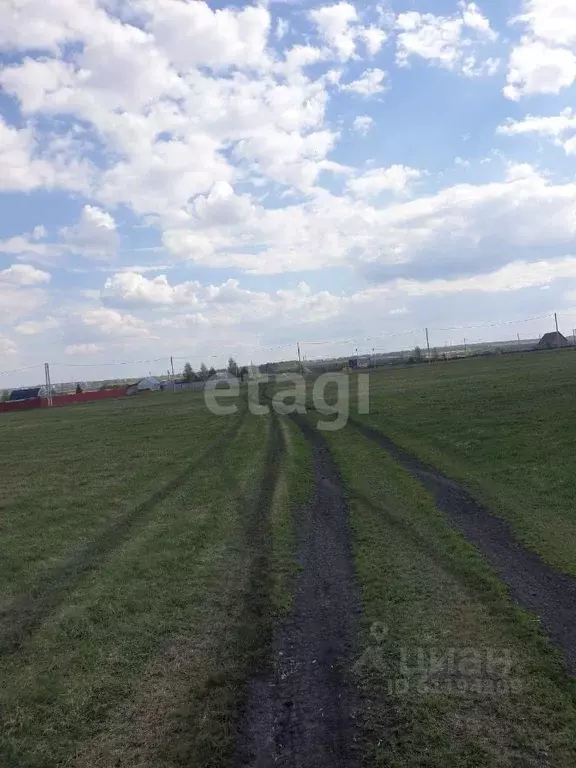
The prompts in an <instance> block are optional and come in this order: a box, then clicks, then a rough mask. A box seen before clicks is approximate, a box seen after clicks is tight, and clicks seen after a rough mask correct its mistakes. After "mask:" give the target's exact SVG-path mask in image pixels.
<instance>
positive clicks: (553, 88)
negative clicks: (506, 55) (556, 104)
mask: <svg viewBox="0 0 576 768" xmlns="http://www.w3.org/2000/svg"><path fill="white" fill-rule="evenodd" d="M574 80H576V56H575V55H574V54H573V53H572V51H570V50H568V49H567V48H557V47H551V46H549V45H547V44H546V43H543V42H541V41H539V40H531V39H529V38H523V39H522V42H521V43H520V44H519V45H518V46H516V47H515V48H514V49H513V50H512V53H511V54H510V61H509V63H508V78H507V81H508V84H507V85H506V87H505V88H504V95H505V96H506V97H507V98H509V99H512V100H513V101H518V99H520V98H521V97H522V96H525V95H527V94H536V93H560V91H561V90H562V89H563V88H568V87H569V86H571V85H572V83H573V82H574Z"/></svg>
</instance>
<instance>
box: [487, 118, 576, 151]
mask: <svg viewBox="0 0 576 768" xmlns="http://www.w3.org/2000/svg"><path fill="white" fill-rule="evenodd" d="M497 132H498V133H499V134H502V135H504V136H523V135H537V136H544V137H546V138H549V139H550V140H551V141H553V143H554V144H556V146H559V147H562V148H563V149H564V151H565V152H566V154H567V155H574V154H576V114H574V111H573V110H572V109H571V108H570V107H567V108H566V109H564V110H562V112H561V113H560V114H559V115H551V116H548V117H537V116H534V115H527V116H526V117H525V118H524V119H523V120H508V121H507V122H506V123H504V124H503V125H500V126H498V129H497Z"/></svg>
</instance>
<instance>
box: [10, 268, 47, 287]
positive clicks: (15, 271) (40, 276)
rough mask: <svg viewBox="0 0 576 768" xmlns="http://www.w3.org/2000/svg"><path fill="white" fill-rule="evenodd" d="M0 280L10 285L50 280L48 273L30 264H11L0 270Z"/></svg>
mask: <svg viewBox="0 0 576 768" xmlns="http://www.w3.org/2000/svg"><path fill="white" fill-rule="evenodd" d="M0 282H4V283H10V284H11V285H41V284H43V283H49V282H50V274H49V273H48V272H44V271H43V270H41V269H36V267H32V266H30V264H13V265H12V266H11V267H8V269H3V270H2V271H0Z"/></svg>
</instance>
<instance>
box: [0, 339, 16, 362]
mask: <svg viewBox="0 0 576 768" xmlns="http://www.w3.org/2000/svg"><path fill="white" fill-rule="evenodd" d="M17 352H18V347H17V346H16V344H15V343H14V342H13V341H12V340H11V339H7V338H6V336H2V335H1V334H0V358H2V357H4V356H6V357H8V356H9V355H15V354H17Z"/></svg>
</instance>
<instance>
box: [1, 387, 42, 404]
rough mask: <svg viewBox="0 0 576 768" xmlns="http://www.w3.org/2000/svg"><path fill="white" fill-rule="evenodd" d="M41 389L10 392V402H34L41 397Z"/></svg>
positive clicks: (31, 388)
mask: <svg viewBox="0 0 576 768" xmlns="http://www.w3.org/2000/svg"><path fill="white" fill-rule="evenodd" d="M40 389H41V387H30V388H28V389H14V390H12V392H10V395H9V397H8V402H10V403H15V402H17V401H20V400H32V399H34V398H36V397H40Z"/></svg>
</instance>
